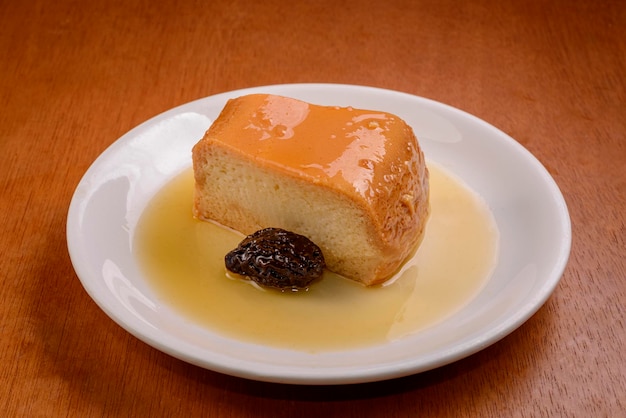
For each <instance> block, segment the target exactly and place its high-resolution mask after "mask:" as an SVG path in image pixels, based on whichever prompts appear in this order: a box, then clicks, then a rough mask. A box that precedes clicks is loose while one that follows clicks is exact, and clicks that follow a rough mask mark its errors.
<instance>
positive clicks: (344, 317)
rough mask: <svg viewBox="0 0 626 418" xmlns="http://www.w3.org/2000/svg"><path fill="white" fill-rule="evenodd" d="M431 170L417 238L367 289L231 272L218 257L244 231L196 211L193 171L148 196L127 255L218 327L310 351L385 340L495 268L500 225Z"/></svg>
mask: <svg viewBox="0 0 626 418" xmlns="http://www.w3.org/2000/svg"><path fill="white" fill-rule="evenodd" d="M429 170H430V176H431V177H430V187H431V195H430V204H431V215H430V219H429V220H428V225H427V229H426V234H425V236H424V239H423V241H422V243H421V245H420V247H419V249H418V250H417V252H416V253H415V255H414V256H413V257H412V258H411V259H410V260H409V261H407V263H406V264H405V265H404V267H403V268H402V269H401V270H400V271H399V273H398V274H397V276H396V277H395V278H393V279H392V280H391V281H390V282H387V284H385V285H382V286H376V287H372V288H366V287H364V286H362V285H360V284H358V283H356V282H353V281H351V280H348V279H345V278H343V277H340V276H338V275H336V274H333V273H331V272H325V273H324V276H323V278H322V279H321V280H320V281H319V282H316V283H314V284H313V285H311V286H310V288H309V290H308V291H300V292H297V293H281V292H279V291H275V290H263V289H259V288H258V287H256V286H253V285H252V284H250V283H249V282H246V281H241V280H236V279H233V278H229V276H228V275H227V274H226V270H225V267H224V255H225V254H226V253H227V252H228V251H230V250H231V249H233V248H235V247H236V246H237V244H238V242H239V241H241V240H242V239H243V236H242V235H239V234H237V233H236V232H234V231H232V230H229V229H226V228H223V227H221V226H219V225H216V224H213V223H210V222H202V221H198V220H196V219H194V218H193V216H192V212H191V202H192V199H193V185H194V183H193V174H192V171H191V169H189V170H187V171H185V172H183V173H182V174H180V175H179V176H177V177H176V178H174V179H173V180H172V181H170V182H169V183H168V184H166V185H165V186H164V187H163V188H162V189H161V190H160V191H159V192H158V193H157V195H156V196H155V197H154V198H153V199H152V201H151V202H150V203H149V205H148V207H147V208H146V210H145V211H144V213H143V214H142V216H141V218H140V220H139V223H138V225H137V229H136V234H135V237H134V253H135V256H136V257H137V259H138V261H139V263H140V266H141V267H142V268H143V270H144V272H145V276H146V278H147V280H148V281H149V284H150V285H151V287H152V288H153V289H154V291H155V294H157V295H158V297H159V299H160V301H161V302H162V303H165V304H167V305H170V306H171V307H173V308H174V309H175V310H177V311H179V312H180V313H181V315H184V316H186V317H188V318H189V319H190V320H192V321H194V322H196V323H198V324H200V325H202V326H205V327H207V328H209V329H212V330H215V331H216V332H218V333H220V334H222V335H225V336H230V337H232V338H236V339H239V340H242V341H248V342H253V343H259V344H264V345H268V346H275V347H280V348H289V349H295V350H303V351H309V352H317V351H329V350H344V349H353V348H358V347H363V346H368V345H375V344H382V343H385V342H388V341H390V340H394V339H397V338H402V337H403V336H406V335H408V334H411V333H414V332H418V331H419V330H422V329H424V328H426V327H429V326H432V325H434V324H436V323H437V322H439V321H441V320H442V319H444V318H446V317H447V316H449V315H451V314H452V313H454V312H456V311H457V310H458V309H460V308H462V307H463V306H464V305H465V304H466V303H468V302H469V301H470V300H471V299H472V297H474V296H475V295H476V294H477V293H478V292H479V291H480V289H481V288H482V287H483V285H484V284H485V283H486V281H487V280H488V278H489V276H490V274H491V272H492V270H493V268H494V266H495V262H496V258H497V247H498V231H497V228H496V225H495V221H494V220H493V217H492V215H491V212H490V211H489V209H488V207H487V205H486V204H485V203H484V202H483V201H482V200H481V199H480V198H479V197H478V196H477V195H476V194H475V193H473V192H472V191H471V190H469V189H468V188H467V187H466V186H464V185H463V184H462V183H461V182H460V181H458V180H457V179H455V178H454V177H452V176H450V175H448V174H447V173H446V172H445V171H444V170H442V169H441V168H439V167H438V166H436V165H432V164H429Z"/></svg>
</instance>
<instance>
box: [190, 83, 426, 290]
mask: <svg viewBox="0 0 626 418" xmlns="http://www.w3.org/2000/svg"><path fill="white" fill-rule="evenodd" d="M193 169H194V178H195V195H194V206H193V211H194V215H195V216H196V217H197V218H199V219H201V220H207V221H214V222H217V223H219V224H222V225H224V226H227V227H229V228H232V229H235V230H237V231H239V232H241V233H242V234H244V235H249V234H251V233H253V232H255V231H257V230H260V229H263V228H268V227H273V228H281V229H285V230H287V231H291V232H294V233H297V234H300V235H304V236H306V237H308V238H309V239H310V240H311V241H313V242H314V243H315V244H316V245H318V246H319V247H320V248H321V249H322V252H323V254H324V258H325V260H326V266H327V268H328V269H329V270H331V271H333V272H335V273H338V274H340V275H342V276H345V277H347V278H350V279H353V280H356V281H359V282H361V283H363V284H365V285H368V286H369V285H374V284H379V283H382V282H384V281H386V280H388V279H389V278H391V277H392V276H393V274H394V273H395V272H396V271H397V270H398V269H399V268H400V267H401V265H402V264H403V262H404V261H405V260H406V259H407V257H409V256H410V255H411V254H412V253H413V252H414V250H415V249H416V248H417V246H418V245H419V242H420V241H421V239H422V235H423V233H424V230H425V225H426V221H427V218H428V214H429V203H428V195H429V185H428V170H427V168H426V164H425V161H424V155H423V153H422V151H421V149H420V147H419V144H418V141H417V139H416V137H415V135H414V133H413V130H412V129H411V127H410V126H408V125H407V124H406V123H405V122H404V121H403V120H402V119H400V118H399V117H398V116H395V115H392V114H389V113H385V112H380V111H373V110H359V109H353V108H351V107H335V106H319V105H314V104H309V103H306V102H303V101H300V100H296V99H291V98H287V97H281V96H274V95H267V94H253V95H247V96H242V97H239V98H235V99H231V100H229V101H228V102H227V103H226V106H225V107H224V109H223V110H222V112H221V113H220V115H219V116H218V118H217V119H216V120H215V122H214V123H213V124H212V125H211V127H210V128H209V129H208V131H207V132H206V134H205V135H204V137H203V138H202V139H201V140H200V141H199V142H198V143H197V144H196V145H195V146H194V148H193Z"/></svg>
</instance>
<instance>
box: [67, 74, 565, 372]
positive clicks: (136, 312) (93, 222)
mask: <svg viewBox="0 0 626 418" xmlns="http://www.w3.org/2000/svg"><path fill="white" fill-rule="evenodd" d="M249 93H272V94H278V95H283V96H290V97H294V98H297V99H301V100H305V101H308V102H311V103H316V104H322V105H339V106H353V107H357V108H365V109H375V110H382V111H386V112H390V113H394V114H396V115H398V116H400V117H401V118H403V119H404V120H405V121H407V122H408V123H409V124H410V125H411V126H412V127H413V129H414V131H415V133H416V135H417V137H418V138H419V140H420V145H421V146H422V148H423V150H424V153H425V155H426V156H427V158H428V159H429V160H431V161H434V162H436V163H438V164H439V165H440V166H442V167H443V168H445V169H447V170H448V171H449V172H451V173H453V174H455V175H456V176H458V177H460V178H461V179H462V180H463V181H464V182H465V183H466V185H468V186H469V187H470V188H471V189H473V190H474V191H475V192H476V193H478V194H479V195H480V196H482V198H483V199H484V200H485V201H486V202H487V204H488V206H489V208H490V209H491V211H492V212H493V215H494V218H495V221H496V223H497V226H498V228H499V232H500V249H499V257H498V261H497V264H496V266H495V270H494V271H493V273H492V276H491V277H490V278H489V280H488V281H487V283H486V285H485V286H484V287H483V288H482V290H481V291H480V293H479V294H478V295H477V296H476V297H475V298H474V299H472V300H471V301H470V302H469V303H468V304H467V305H466V306H464V307H463V308H462V309H461V310H459V311H458V312H456V313H455V314H453V315H452V316H450V317H448V318H447V319H445V320H443V321H442V322H439V323H437V324H436V325H434V326H432V327H430V328H428V329H426V330H423V331H420V332H418V333H416V334H414V335H411V336H408V337H405V338H403V339H400V340H397V341H393V342H389V343H386V344H382V345H378V346H372V347H369V348H363V349H358V350H348V351H336V352H323V353H318V354H310V353H306V352H299V351H290V350H284V349H277V348H272V347H268V346H262V345H255V344H250V343H244V342H241V341H237V340H233V339H230V338H227V337H225V336H222V335H219V334H217V333H215V332H212V331H210V330H208V329H205V328H202V327H200V326H197V325H195V324H194V323H192V322H190V321H189V320H187V319H186V318H185V317H183V316H182V315H180V314H179V313H177V312H176V311H175V310H173V309H171V308H170V307H168V306H166V305H165V304H163V303H162V302H161V301H160V300H159V299H158V297H157V296H156V295H155V293H154V292H153V291H152V289H151V288H150V286H149V285H148V281H147V280H146V278H145V277H143V275H142V273H141V270H140V268H139V266H138V264H137V261H136V260H135V259H134V258H133V252H132V248H131V247H132V242H133V234H134V231H135V227H136V225H137V221H138V219H139V217H140V215H141V213H142V211H143V209H144V208H145V206H146V204H147V203H148V201H149V200H150V199H151V197H153V196H154V194H155V193H156V192H157V191H158V190H159V189H160V188H161V187H162V186H163V185H164V184H166V183H167V182H168V181H169V180H170V179H172V178H173V177H174V176H175V175H176V174H178V173H180V172H181V171H183V170H184V169H187V168H188V167H189V166H190V165H191V147H192V146H193V145H194V144H195V143H196V142H197V141H198V140H199V139H200V138H201V137H202V136H203V134H204V132H205V130H206V129H207V128H208V127H209V125H210V124H211V122H212V120H214V119H215V118H216V117H217V115H218V114H219V112H220V111H221V109H222V107H223V106H224V104H225V103H226V101H227V100H228V99H229V98H232V97H237V96H241V95H244V94H249ZM67 240H68V248H69V253H70V256H71V260H72V263H73V265H74V268H75V270H76V273H77V275H78V277H79V278H80V280H81V282H82V284H83V286H84V288H85V289H86V291H87V292H88V293H89V295H90V296H91V297H92V298H93V300H94V301H95V302H96V303H97V304H98V305H99V306H100V307H101V308H102V309H103V310H104V312H106V314H107V315H109V316H110V317H111V318H112V319H113V320H114V321H115V322H117V323H118V324H119V325H120V326H122V327H123V328H125V329H126V330H127V331H128V332H130V333H131V334H133V335H135V336H136V337H137V338H139V339H141V340H143V341H145V342H146V343H147V344H150V345H151V346H153V347H155V348H157V349H159V350H161V351H163V352H165V353H168V354H170V355H172V356H174V357H177V358H179V359H182V360H184V361H187V362H189V363H193V364H196V365H198V366H201V367H204V368H207V369H211V370H215V371H218V372H222V373H226V374H229V375H233V376H240V377H245V378H250V379H256V380H261V381H271V382H281V383H294V384H345V383H360V382H369V381H376V380H383V379H389V378H394V377H400V376H405V375H409V374H414V373H419V372H422V371H425V370H429V369H433V368H436V367H439V366H442V365H445V364H448V363H451V362H453V361H455V360H458V359H461V358H463V357H466V356H468V355H470V354H473V353H475V352H477V351H479V350H481V349H483V348H485V347H487V346H489V345H490V344H493V343H494V342H496V341H498V340H500V339H501V338H503V337H504V336H506V335H507V334H509V333H510V332H512V331H513V330H515V329H516V328H517V327H519V326H520V325H521V324H522V323H523V322H524V321H526V320H527V319H528V318H529V317H530V316H531V315H533V314H534V313H535V312H536V311H537V310H538V309H539V308H540V307H541V305H543V303H544V302H545V301H546V299H547V298H548V297H549V296H550V294H551V293H552V291H553V290H554V288H555V287H556V285H557V283H558V281H559V279H560V277H561V275H562V273H563V270H564V268H565V265H566V263H567V259H568V256H569V251H570V244H571V226H570V219H569V215H568V211H567V207H566V204H565V201H564V199H563V196H562V195H561V193H560V191H559V189H558V187H557V185H556V184H555V182H554V180H553V179H552V178H551V176H550V175H549V174H548V172H547V171H546V170H545V168H544V167H543V166H542V165H541V164H540V163H539V162H538V161H537V159H535V158H534V157H533V156H532V155H531V154H530V153H529V152H528V151H527V150H526V149H524V148H523V147H522V146H521V145H519V144H518V143H517V142H516V141H515V140H513V139H512V138H510V137H509V136H507V135H506V134H504V133H503V132H501V131H499V130H498V129H496V128H494V127H493V126H491V125H489V124H488V123H486V122H484V121H482V120H480V119H478V118H476V117H474V116H471V115H469V114H467V113H465V112H462V111H460V110H458V109H455V108H452V107H450V106H447V105H444V104H441V103H437V102H434V101H432V100H427V99H424V98H420V97H416V96H412V95H409V94H405V93H399V92H395V91H389V90H382V89H376V88H370V87H361V86H349V85H334V84H292V85H275V86H266V87H257V88H250V89H245V90H238V91H233V92H229V93H224V94H218V95H215V96H211V97H207V98H204V99H200V100H197V101H194V102H191V103H188V104H185V105H183V106H180V107H177V108H174V109H172V110H169V111H167V112H165V113H163V114H161V115H158V116H156V117H155V118H153V119H150V120H149V121H147V122H145V123H143V124H141V125H139V126H138V127H136V128H134V129H133V130H131V131H130V132H128V133H127V134H126V135H124V136H122V137H121V138H120V139H119V140H118V141H116V142H115V143H114V144H112V145H111V146H110V147H109V148H108V149H107V150H106V151H105V152H103V153H102V155H101V156H100V157H99V158H98V159H97V160H96V161H95V162H94V163H93V165H92V166H91V167H90V168H89V170H87V172H86V173H85V175H84V177H83V179H82V180H81V181H80V183H79V185H78V187H77V189H76V191H75V193H74V196H73V198H72V201H71V204H70V208H69V214H68V219H67Z"/></svg>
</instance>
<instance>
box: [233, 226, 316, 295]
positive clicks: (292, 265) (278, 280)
mask: <svg viewBox="0 0 626 418" xmlns="http://www.w3.org/2000/svg"><path fill="white" fill-rule="evenodd" d="M224 261H225V263H226V268H227V269H228V270H230V271H231V272H233V273H236V274H240V275H243V276H247V277H248V278H250V279H251V280H253V281H255V282H256V283H258V284H260V285H262V286H267V287H273V288H277V289H281V290H298V289H304V288H306V287H307V286H308V285H309V284H310V283H311V282H312V281H313V280H315V279H317V278H319V277H321V276H322V273H323V272H324V267H325V266H326V263H325V261H324V255H323V254H322V250H321V249H320V248H319V247H318V246H317V245H315V244H314V243H313V242H312V241H311V240H309V239H308V238H307V237H305V236H302V235H299V234H295V233H293V232H290V231H285V230H284V229H280V228H265V229H261V230H259V231H257V232H255V233H253V234H252V235H249V236H247V237H246V238H245V239H244V240H243V241H241V242H240V243H239V245H238V246H237V248H235V249H234V250H232V251H231V252H229V253H228V254H226V256H225V257H224Z"/></svg>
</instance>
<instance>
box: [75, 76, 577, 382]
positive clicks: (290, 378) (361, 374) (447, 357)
mask: <svg viewBox="0 0 626 418" xmlns="http://www.w3.org/2000/svg"><path fill="white" fill-rule="evenodd" d="M283 89H287V90H300V89H304V90H307V89H308V90H315V89H331V90H332V89H356V90H359V91H361V92H364V93H369V94H384V95H390V96H402V97H404V98H406V99H408V100H417V101H422V102H423V103H426V104H428V105H429V106H432V107H438V108H441V109H447V111H451V112H453V113H457V114H459V115H461V116H463V117H464V118H469V120H471V121H472V122H473V123H478V124H480V125H481V126H482V127H483V128H485V129H489V130H494V132H496V133H498V135H499V136H501V137H503V138H505V139H506V140H507V141H508V144H507V145H509V146H513V147H515V148H516V152H518V153H521V155H523V158H525V160H526V161H527V162H530V163H532V164H533V166H534V169H535V170H537V173H538V174H539V175H540V176H541V177H542V180H543V181H544V183H545V185H547V186H548V187H550V188H551V190H550V191H551V196H552V197H554V198H555V201H554V202H553V203H554V204H555V205H556V206H557V211H558V212H559V214H560V215H561V217H560V218H559V219H560V221H561V229H562V230H563V232H564V234H563V235H562V237H561V247H560V248H561V251H560V252H559V257H558V259H555V260H554V263H553V268H552V272H551V274H550V277H551V280H546V281H544V282H543V284H542V286H541V287H540V291H539V292H537V294H536V295H535V297H534V298H533V299H532V300H531V301H529V302H528V303H527V304H525V305H524V306H523V307H524V309H523V310H522V309H521V308H520V310H522V312H518V313H517V315H512V316H510V317H509V321H508V322H507V321H505V322H504V323H502V324H500V327H499V328H497V329H492V330H491V331H492V332H491V333H484V335H482V338H479V339H476V340H475V341H474V342H473V344H470V345H469V346H467V347H464V348H463V349H461V348H457V349H451V350H448V351H447V352H445V353H443V354H441V355H438V356H436V357H437V358H436V359H433V360H432V361H430V362H428V366H426V367H424V364H423V363H424V362H423V361H421V362H420V361H418V360H417V359H413V361H408V362H403V363H402V364H395V363H391V364H392V366H390V364H387V363H385V362H382V363H377V364H376V365H375V366H368V367H366V368H361V369H359V368H356V369H341V370H336V371H335V372H330V371H329V370H327V369H324V368H315V367H314V368H312V369H311V368H305V369H306V370H307V371H308V373H304V374H303V372H302V369H301V368H297V369H295V368H294V369H284V368H283V367H279V369H280V370H276V369H274V368H273V367H272V366H271V365H270V366H269V368H268V369H265V368H261V369H253V370H251V369H249V368H243V367H234V366H233V365H232V364H224V363H220V362H219V361H217V362H216V361H207V360H206V359H200V358H197V357H195V356H193V355H190V354H189V353H181V352H180V350H178V349H175V348H173V347H171V346H169V345H167V344H163V342H162V340H161V339H160V338H158V336H157V335H154V334H151V333H147V332H145V330H144V332H140V331H139V330H137V329H136V328H135V327H133V325H132V324H129V323H128V322H127V321H124V319H122V318H120V317H119V315H118V314H117V313H116V312H115V311H112V310H111V309H109V306H107V305H106V304H104V303H102V301H101V300H100V299H99V297H98V295H97V294H94V293H93V288H92V287H91V286H89V282H88V280H87V279H86V276H88V275H89V273H88V272H86V271H85V269H84V268H83V267H84V266H83V265H82V263H81V262H80V260H79V256H80V251H79V249H77V248H76V242H75V234H76V232H77V224H76V222H75V221H76V216H77V211H78V207H77V205H78V202H79V200H80V199H81V196H80V194H79V189H80V188H81V185H84V183H85V181H86V180H87V179H89V176H90V175H91V173H92V172H93V171H94V170H96V168H97V165H98V164H99V162H102V161H103V160H105V159H106V158H108V156H109V155H110V154H111V153H113V152H115V151H116V150H117V149H118V148H123V147H124V146H125V138H132V136H133V135H134V134H135V133H136V132H139V130H140V129H142V128H143V127H146V126H149V125H150V124H155V123H157V122H159V121H162V120H166V119H167V118H168V117H170V116H172V115H176V114H178V113H180V112H181V110H183V109H187V108H189V107H193V106H195V105H199V104H202V103H204V102H205V101H209V100H222V99H224V100H225V99H226V98H229V97H235V96H239V95H243V94H248V93H251V92H260V91H268V90H269V91H274V90H283ZM190 164H191V163H190ZM66 236H67V245H68V250H69V254H70V259H71V262H72V265H73V267H74V270H75V272H76V274H77V276H78V278H79V280H80V281H81V284H82V286H83V288H84V289H85V290H86V292H87V293H88V294H89V296H90V297H91V299H92V300H93V301H94V302H95V303H96V304H97V305H98V306H99V307H100V309H102V310H103V311H104V312H105V313H106V314H107V316H109V318H111V319H112V320H113V321H114V322H116V323H117V324H118V325H120V326H121V327H122V328H123V329H125V330H126V331H127V332H129V333H130V334H132V335H134V336H135V337H137V338H139V339H140V340H142V341H144V342H145V343H147V344H148V345H150V346H152V347H154V348H156V349H158V350H159V351H162V352H164V353H166V354H168V355H171V356H173V357H176V358H178V359H180V360H183V361H185V362H188V363H191V364H195V365H196V366H199V367H203V368H207V369H210V370H214V371H217V372H220V373H224V374H228V375H232V376H237V377H243V378H248V379H253V380H259V381H266V382H277V383H291V384H350V383H364V382H373V381H379V380H386V379H391V378H396V377H402V376H406V375H410V374H415V373H420V372H424V371H427V370H431V369H434V368H437V367H441V366H443V365H446V364H450V363H452V362H454V361H457V360H460V359H462V358H465V357H467V356H469V355H472V354H474V353H476V352H478V351H480V350H482V349H484V348H486V347H487V346H489V345H492V344H494V343H496V342H497V341H499V340H501V339H502V338H504V337H505V336H506V335H509V334H510V333H511V332H513V331H515V330H516V329H517V328H518V327H519V326H521V325H522V324H523V323H524V322H526V321H527V320H528V319H529V318H530V317H531V316H532V315H534V314H535V313H536V312H537V311H538V310H539V309H540V308H541V307H542V306H543V305H544V304H545V302H546V301H547V299H548V298H549V297H550V296H551V295H552V293H553V292H554V290H555V288H556V287H557V285H558V283H559V282H560V279H561V277H562V275H563V273H564V271H565V268H566V266H567V262H568V260H569V255H570V251H571V240H572V234H571V219H570V216H569V212H568V209H567V204H566V201H565V198H564V196H563V194H562V193H561V191H560V189H559V186H558V184H557V183H556V181H555V180H554V178H553V177H552V176H551V175H550V173H549V172H548V171H547V169H546V168H545V166H543V164H542V163H541V162H540V161H539V160H538V159H537V157H535V156H534V155H533V154H532V153H531V152H530V151H529V150H528V149H526V148H525V147H524V146H523V145H522V144H520V143H519V142H518V141H516V140H515V139H514V138H512V137H511V136H509V135H508V134H506V133H505V132H503V131H501V130H500V129H498V128H497V127H495V126H493V125H491V124H490V123H488V122H486V121H484V120H483V119H480V118H478V117H477V116H474V115H472V114H470V113H467V112H465V111H463V110H461V109H458V108H456V107H453V106H450V105H448V104H445V103H441V102H438V101H436V100H432V99H429V98H425V97H421V96H417V95H414V94H410V93H406V92H401V91H395V90H390V89H384V88H379V87H371V86H363V85H351V84H337V83H293V84H272V85H266V86H256V87H248V88H243V89H237V90H232V91H226V92H222V93H217V94H213V95H210V96H207V97H203V98H199V99H196V100H192V101H190V102H187V103H184V104H181V105H178V106H176V107H173V108H171V109H168V110H166V111H164V112H161V113H159V114H157V115H155V116H154V117H151V118H149V119H147V120H146V121H144V122H142V123H140V124H138V125H136V126H135V127H133V128H132V129H130V130H129V131H127V132H126V133H124V134H123V135H122V136H120V137H119V138H118V139H116V140H115V141H114V142H113V143H111V144H110V145H109V146H108V147H106V149H105V150H104V151H102V152H101V153H100V154H99V155H98V157H97V158H96V159H95V160H94V161H93V162H92V163H91V164H90V166H89V168H88V169H87V170H86V171H85V173H84V175H83V176H82V177H81V179H80V181H79V183H78V185H77V187H76V189H75V191H74V193H73V194H72V198H71V201H70V205H69V208H68V214H67V224H66ZM518 311H519V310H518ZM242 364H245V361H244V362H243V363H242ZM394 364H395V366H393V365H394Z"/></svg>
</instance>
